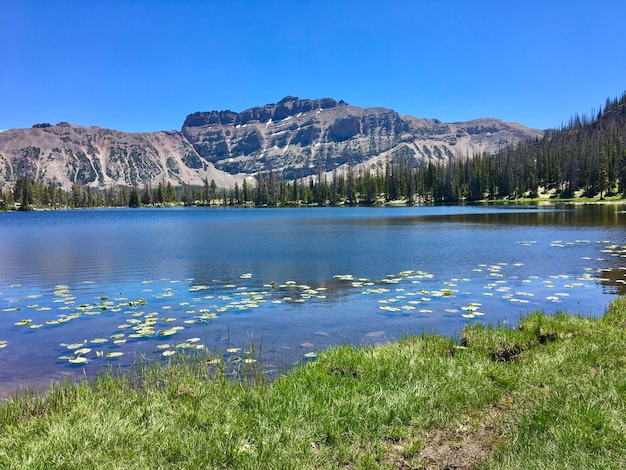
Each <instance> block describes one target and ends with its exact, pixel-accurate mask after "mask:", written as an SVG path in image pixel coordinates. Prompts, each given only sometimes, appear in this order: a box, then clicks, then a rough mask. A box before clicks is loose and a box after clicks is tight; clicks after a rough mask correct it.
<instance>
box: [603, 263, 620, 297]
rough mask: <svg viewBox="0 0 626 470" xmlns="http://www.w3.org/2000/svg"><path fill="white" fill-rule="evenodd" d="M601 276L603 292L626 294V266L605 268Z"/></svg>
mask: <svg viewBox="0 0 626 470" xmlns="http://www.w3.org/2000/svg"><path fill="white" fill-rule="evenodd" d="M599 278H600V283H601V284H602V292H603V293H605V294H616V295H626V268H623V267H618V268H613V269H610V270H605V271H603V272H602V273H601V274H600V276H599Z"/></svg>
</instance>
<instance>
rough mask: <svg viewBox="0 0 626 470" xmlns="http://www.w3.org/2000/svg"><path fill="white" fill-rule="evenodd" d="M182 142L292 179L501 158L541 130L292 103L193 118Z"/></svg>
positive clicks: (251, 169)
mask: <svg viewBox="0 0 626 470" xmlns="http://www.w3.org/2000/svg"><path fill="white" fill-rule="evenodd" d="M182 133H183V135H184V136H185V137H186V138H187V140H188V141H189V142H190V143H191V145H193V147H194V149H195V150H196V151H197V152H198V154H199V155H200V156H201V157H203V158H205V159H206V160H207V161H209V162H211V163H213V164H214V165H215V167H216V168H218V169H221V170H223V171H226V172H228V173H247V174H254V173H256V172H257V171H265V170H268V169H270V168H271V169H273V170H278V171H280V172H282V173H283V175H284V176H285V177H286V178H293V177H302V176H307V175H310V174H312V173H317V172H318V171H319V166H320V165H322V167H323V170H324V171H325V172H328V171H332V170H333V169H334V168H338V169H339V170H341V168H342V166H344V165H346V164H348V163H350V164H353V165H355V166H370V167H375V166H380V165H382V164H383V162H384V161H386V160H388V159H393V158H398V157H402V158H406V159H409V160H410V161H411V162H412V163H413V164H415V165H417V164H419V163H420V162H425V161H437V160H445V159H447V158H449V157H452V158H454V157H457V156H466V155H472V154H474V153H477V152H495V151H496V150H497V149H498V148H500V147H502V146H504V145H506V144H507V143H515V142H517V141H519V140H520V139H527V138H532V137H540V136H541V135H543V132H542V131H539V130H536V129H529V128H527V127H524V126H522V125H519V124H515V123H505V122H503V121H500V120H498V119H477V120H474V121H468V122H461V123H449V124H446V123H442V122H440V121H438V120H436V119H418V118H414V117H411V116H400V115H399V114H398V113H396V112H395V111H392V110H390V109H385V108H358V107H354V106H350V105H348V104H346V103H344V102H343V101H339V102H337V101H335V100H333V99H330V98H325V99H321V100H300V99H298V98H295V97H291V96H288V97H286V98H284V99H283V100H281V101H279V102H278V103H276V104H268V105H266V106H263V107H258V108H252V109H248V110H245V111H243V112H241V113H235V112H232V111H211V112H206V113H195V114H191V115H189V116H188V117H187V119H186V120H185V123H184V125H183V129H182Z"/></svg>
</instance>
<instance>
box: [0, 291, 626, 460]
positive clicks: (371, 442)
mask: <svg viewBox="0 0 626 470" xmlns="http://www.w3.org/2000/svg"><path fill="white" fill-rule="evenodd" d="M257 372H258V371H256V370H254V369H251V370H249V371H248V373H247V374H245V373H244V374H243V375H242V376H244V377H248V378H247V379H245V380H241V381H233V380H232V379H227V378H226V377H225V375H224V374H223V373H221V372H220V371H219V370H218V371H214V370H211V371H209V368H208V367H207V366H206V363H205V358H203V357H200V356H196V357H190V358H187V359H177V360H175V361H172V362H171V363H169V364H168V365H149V364H139V365H137V367H136V368H135V370H134V371H133V373H132V374H126V375H116V374H114V373H112V372H107V373H103V374H102V375H101V376H100V377H99V378H98V379H96V380H95V381H94V382H93V383H91V384H90V383H87V382H80V383H76V384H72V383H65V384H59V385H55V386H53V387H51V389H50V391H49V392H48V393H47V394H44V395H38V396H36V395H30V396H26V397H20V398H17V397H16V398H14V399H11V400H8V401H7V402H5V403H4V404H2V405H0V468H7V469H49V468H60V469H79V468H80V469H91V468H107V469H109V468H129V469H132V468H136V469H144V468H145V469H148V468H149V469H161V468H162V469H166V468H167V469H170V468H180V469H186V468H341V467H345V468H446V466H448V467H450V468H502V469H504V468H506V469H514V468H519V469H522V468H523V469H529V468H531V469H532V468H572V469H578V468H602V469H605V468H609V469H610V468H616V469H617V468H624V466H625V462H626V300H624V299H618V300H617V301H616V302H614V303H613V304H612V305H611V307H610V309H609V310H608V311H607V313H606V315H605V316H604V317H603V318H600V319H591V318H585V317H578V316H572V315H566V314H557V315H554V316H546V315H543V314H540V313H535V314H532V315H529V316H528V317H526V318H525V319H523V320H522V321H521V322H520V325H519V328H517V329H510V328H507V327H504V326H498V327H489V326H482V325H480V324H473V325H472V326H470V327H468V328H466V329H465V330H464V332H463V334H462V337H461V341H460V343H459V344H457V343H455V342H454V341H452V340H451V339H447V338H443V337H440V336H436V335H423V336H410V337H406V338H404V339H402V340H400V341H398V342H395V343H392V344H388V345H385V346H377V347H374V346H366V347H362V348H354V347H350V346H339V347H336V348H333V349H330V350H328V351H325V352H323V353H320V354H319V356H318V360H317V361H316V362H313V363H308V364H306V365H304V366H302V367H298V368H295V369H294V370H292V371H291V372H289V373H288V374H287V375H285V376H281V377H279V378H278V379H276V380H274V381H272V382H269V381H265V380H264V379H263V377H262V376H260V375H259V374H258V373H257Z"/></svg>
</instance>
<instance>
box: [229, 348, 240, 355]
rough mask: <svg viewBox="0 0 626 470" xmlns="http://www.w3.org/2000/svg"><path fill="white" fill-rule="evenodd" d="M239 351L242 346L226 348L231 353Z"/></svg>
mask: <svg viewBox="0 0 626 470" xmlns="http://www.w3.org/2000/svg"><path fill="white" fill-rule="evenodd" d="M239 351H241V348H228V349H226V352H227V353H230V354H233V353H237V352H239Z"/></svg>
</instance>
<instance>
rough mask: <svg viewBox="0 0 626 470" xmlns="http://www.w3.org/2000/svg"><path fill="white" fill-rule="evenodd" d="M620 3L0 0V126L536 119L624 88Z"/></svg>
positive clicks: (625, 9) (625, 42) (625, 11)
mask: <svg viewBox="0 0 626 470" xmlns="http://www.w3.org/2000/svg"><path fill="white" fill-rule="evenodd" d="M625 18H626V2H625V1H624V0H569V1H561V0H557V1H550V0H543V1H534V0H531V1H506V0H499V1H460V0H449V1H435V0H432V1H425V0H424V1H421V0H414V1H408V0H407V1H400V0H387V1H386V2H382V1H369V0H361V1H352V0H345V1H341V0H335V1H327V0H315V1H307V0H303V1H278V0H268V1H261V0H223V1H211V0H207V1H195V0H189V1H184V0H179V1H174V0H172V1H167V0H136V1H133V0H125V1H122V0H119V1H113V0H111V1H105V0H101V1H95V0H75V1H63V0H57V1H51V0H46V1H34V0H0V129H8V128H16V127H30V126H31V125H32V124H34V123H38V122H50V123H52V124H55V123H57V122H59V121H69V122H72V123H75V124H81V125H87V126H90V125H96V126H100V127H108V128H113V129H119V130H125V131H133V132H134V131H155V130H172V129H180V127H181V125H182V123H183V121H184V119H185V117H186V115H187V114H190V113H192V112H195V111H210V110H223V109H231V110H233V111H242V110H244V109H246V108H250V107H253V106H260V105H263V104H266V103H274V102H277V101H279V100H280V99H281V98H283V97H284V96H286V95H294V96H298V97H300V98H322V97H332V98H335V99H337V100H340V99H343V100H345V101H347V102H348V103H350V104H353V105H355V106H361V107H369V106H382V107H387V108H391V109H394V110H396V111H398V112H399V113H401V114H410V115H413V116H416V117H426V118H437V119H440V120H442V121H444V122H454V121H463V120H469V119H473V118H479V117H497V118H500V119H504V120H506V121H515V122H520V123H522V124H525V125H527V126H530V127H537V128H541V129H545V128H548V127H555V126H559V125H560V124H561V123H564V122H567V121H568V120H569V118H570V117H571V116H572V115H573V114H574V113H580V114H583V113H586V114H589V113H590V112H591V111H592V110H594V109H595V110H597V109H598V108H599V107H600V106H602V105H603V104H604V102H605V100H606V98H609V97H610V98H613V97H615V96H618V95H621V94H622V92H623V91H625V90H626V34H624V28H623V22H624V19H625Z"/></svg>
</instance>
